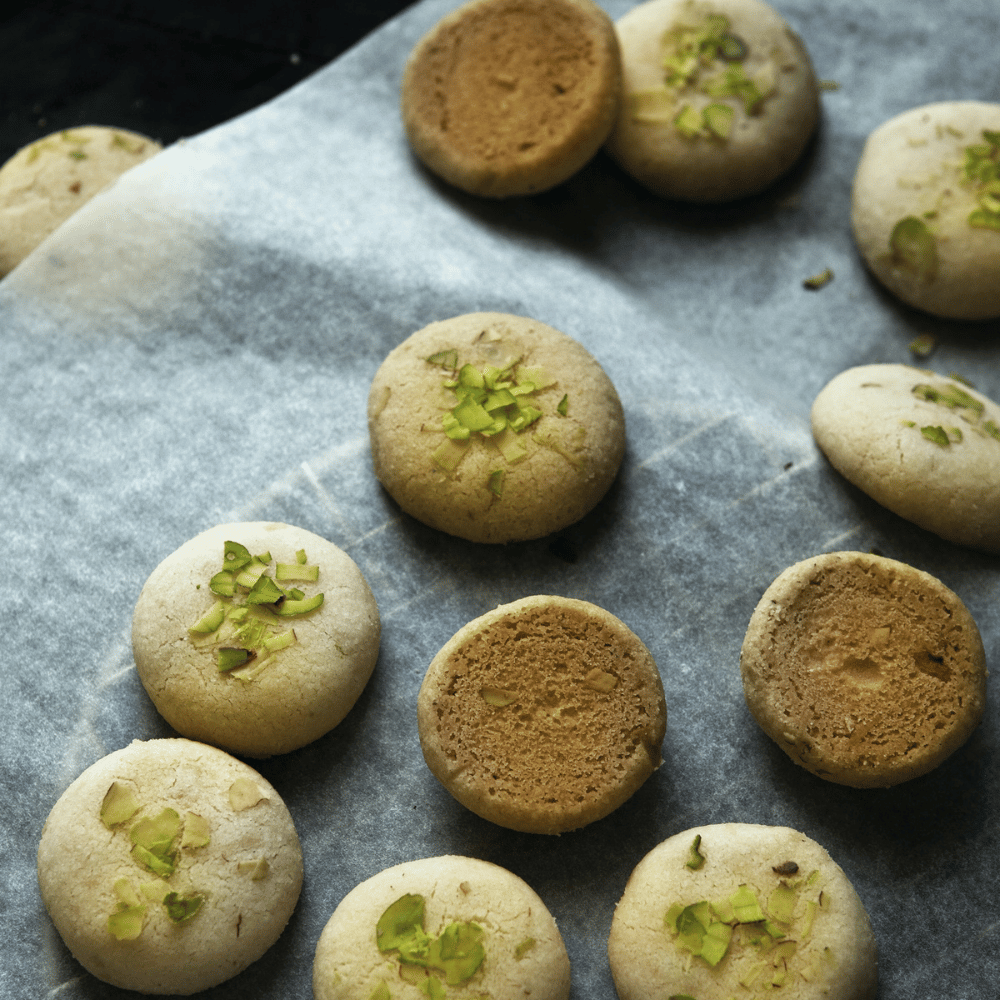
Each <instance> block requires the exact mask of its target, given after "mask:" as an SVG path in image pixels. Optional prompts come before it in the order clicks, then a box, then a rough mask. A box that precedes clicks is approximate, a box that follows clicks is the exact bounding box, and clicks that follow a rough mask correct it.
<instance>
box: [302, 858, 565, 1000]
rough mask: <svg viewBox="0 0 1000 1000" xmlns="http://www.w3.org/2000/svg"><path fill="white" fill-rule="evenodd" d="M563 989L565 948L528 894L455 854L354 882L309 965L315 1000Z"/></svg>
mask: <svg viewBox="0 0 1000 1000" xmlns="http://www.w3.org/2000/svg"><path fill="white" fill-rule="evenodd" d="M431 980H433V981H434V982H431ZM569 985H570V970H569V957H568V956H567V954H566V948H565V946H564V944H563V940H562V937H561V935H560V934H559V930H558V929H557V927H556V922H555V920H553V919H552V916H551V914H550V913H549V911H548V910H547V909H546V907H545V904H544V903H543V902H542V900H541V899H540V898H539V897H538V895H537V894H536V893H535V892H534V891H533V890H532V889H531V888H530V887H529V886H528V885H527V884H526V883H525V882H523V881H522V880H521V879H519V878H518V877H517V876H516V875H514V874H512V873H511V872H509V871H507V870H506V869H504V868H500V867H499V866H497V865H493V864H490V863H489V862H487V861H478V860H476V859H475V858H463V857H455V856H445V857H440V858H424V859H422V860H420V861H408V862H406V863H405V864H401V865H396V866H395V867H393V868H387V869H386V870H385V871H382V872H379V873H378V874H377V875H374V876H373V877H372V878H370V879H367V880H366V881H365V882H362V883H361V884H360V885H358V886H356V887H355V888H354V889H352V890H351V891H350V892H349V893H348V894H347V895H346V896H345V897H344V898H343V900H341V902H340V905H339V906H338V907H337V909H336V910H334V913H333V916H331V917H330V920H329V921H328V923H327V925H326V927H324V928H323V933H322V934H321V935H320V939H319V943H318V944H317V946H316V957H315V960H314V962H313V993H314V994H315V997H316V1000H358V998H364V1000H385V998H387V997H391V998H392V1000H427V997H438V996H445V997H454V998H456V1000H459V998H467V1000H473V998H476V997H496V998H497V1000H500V998H507V997H510V998H514V997H520V998H525V1000H526V998H529V997H530V998H537V1000H567V998H568V997H569Z"/></svg>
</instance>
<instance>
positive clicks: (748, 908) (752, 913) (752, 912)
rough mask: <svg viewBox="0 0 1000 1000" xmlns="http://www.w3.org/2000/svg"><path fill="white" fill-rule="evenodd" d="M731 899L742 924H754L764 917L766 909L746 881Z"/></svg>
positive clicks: (734, 910) (734, 911)
mask: <svg viewBox="0 0 1000 1000" xmlns="http://www.w3.org/2000/svg"><path fill="white" fill-rule="evenodd" d="M729 900H730V902H731V903H732V904H733V913H735V914H736V919H737V920H738V921H739V922H740V923H741V924H752V923H756V922H757V921H758V920H763V919H764V911H763V910H761V908H760V903H759V902H758V901H757V896H756V895H755V894H754V892H753V890H752V889H751V888H750V887H749V886H748V885H747V884H746V883H745V882H744V883H743V884H742V885H741V886H740V887H739V888H738V889H737V890H736V892H734V893H733V894H732V895H731V896H730V897H729Z"/></svg>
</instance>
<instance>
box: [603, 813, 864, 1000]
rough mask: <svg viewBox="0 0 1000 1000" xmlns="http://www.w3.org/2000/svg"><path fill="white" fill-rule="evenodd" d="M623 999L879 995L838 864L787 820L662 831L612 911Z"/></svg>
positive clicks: (857, 904) (612, 949)
mask: <svg viewBox="0 0 1000 1000" xmlns="http://www.w3.org/2000/svg"><path fill="white" fill-rule="evenodd" d="M608 958H609V959H610V963H611V973H612V976H613V977H614V981H615V987H616V989H617V991H618V996H619V1000H665V998H667V997H675V998H680V997H687V998H690V997H697V998H701V1000H708V998H715V997H718V998H721V997H729V996H734V997H736V996H746V997H751V996H762V995H765V994H766V995H770V991H771V990H778V991H779V993H778V994H777V995H780V996H782V997H784V998H785V1000H874V997H875V995H876V990H877V985H878V957H877V950H876V945H875V938H874V935H873V934H872V929H871V925H870V923H869V921H868V915H867V914H866V913H865V909H864V906H863V905H862V904H861V900H860V899H858V895H857V893H856V892H855V891H854V887H853V886H852V885H851V883H850V881H849V879H848V878H847V876H846V875H845V874H844V872H843V870H842V869H841V868H840V866H839V865H837V864H836V862H834V861H833V859H832V858H831V857H830V855H829V854H828V853H827V852H826V851H825V850H824V849H823V848H822V847H821V846H820V845H819V844H817V843H816V842H815V841H814V840H810V838H809V837H807V836H805V834H802V833H798V832H797V831H795V830H792V829H789V828H788V827H781V826H757V825H754V824H750V823H720V824H718V825H715V826H703V827H697V828H695V829H693V830H686V831H685V832H683V833H678V834H675V835H674V836H672V837H670V838H668V839H667V840H665V841H663V843H661V844H659V845H658V846H657V847H654V848H653V850H652V851H650V852H649V854H647V855H646V856H645V857H644V858H643V859H642V861H640V862H639V864H638V865H637V866H636V868H635V870H634V871H633V872H632V875H631V877H630V878H629V880H628V885H627V886H626V887H625V892H624V894H623V895H622V898H621V901H620V902H619V903H618V906H617V908H616V909H615V915H614V919H613V920H612V922H611V934H610V936H609V938H608Z"/></svg>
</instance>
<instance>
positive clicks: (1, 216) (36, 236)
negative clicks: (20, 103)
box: [0, 125, 163, 276]
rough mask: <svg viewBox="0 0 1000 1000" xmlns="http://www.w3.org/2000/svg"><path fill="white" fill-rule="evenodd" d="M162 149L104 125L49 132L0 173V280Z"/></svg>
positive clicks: (1, 169)
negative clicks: (100, 194)
mask: <svg viewBox="0 0 1000 1000" xmlns="http://www.w3.org/2000/svg"><path fill="white" fill-rule="evenodd" d="M162 148H163V147H162V146H161V145H160V144H159V143H158V142H154V141H153V140H152V139H147V138H146V136H144V135H138V134H137V133H135V132H127V131H125V129H116V128H108V127H107V126H104V125H85V126H83V127H81V128H73V129H67V130H65V131H63V132H54V133H53V134H52V135H47V136H45V138H44V139H38V140H36V141H35V142H33V143H31V144H30V145H28V146H25V147H24V148H23V149H20V150H18V151H17V152H16V153H15V154H14V155H13V156H12V157H11V158H10V159H9V160H8V161H7V162H6V163H5V164H4V165H3V166H2V167H0V276H2V275H5V274H7V272H8V271H12V270H13V269H14V268H15V267H16V266H17V265H18V264H20V263H21V261H22V260H24V258H25V257H27V256H28V254H29V253H31V251H32V250H34V249H35V247H36V246H38V244H39V243H41V242H42V240H43V239H45V237H46V236H48V235H49V233H51V232H53V231H54V230H55V229H56V228H57V227H58V226H60V225H61V224H62V223H63V222H65V221H66V219H68V218H69V217H70V216H71V215H72V214H73V213H74V212H75V211H76V210H77V209H79V208H81V207H82V206H83V205H85V204H86V203H87V202H88V201H90V199H91V198H93V197H94V195H95V194H97V193H98V192H99V191H100V190H101V189H102V188H105V187H107V186H108V185H109V184H110V183H111V182H112V181H114V180H116V179H117V178H118V177H120V176H121V175H122V174H123V173H125V171H126V170H131V168H132V167H134V166H136V165H137V164H139V163H142V162H143V161H144V160H148V159H149V158H150V157H151V156H155V155H156V153H158V152H159V151H160V150H161V149H162Z"/></svg>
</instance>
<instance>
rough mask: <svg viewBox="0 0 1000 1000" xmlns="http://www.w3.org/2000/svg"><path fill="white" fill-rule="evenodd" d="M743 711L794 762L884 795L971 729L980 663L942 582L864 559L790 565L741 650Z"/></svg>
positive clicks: (831, 556)
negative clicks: (753, 719) (744, 698)
mask: <svg viewBox="0 0 1000 1000" xmlns="http://www.w3.org/2000/svg"><path fill="white" fill-rule="evenodd" d="M740 672H741V673H742V675H743V692H744V694H745V696H746V701H747V706H748V707H749V709H750V712H751V714H752V715H753V717H754V718H755V719H756V720H757V722H758V724H759V725H760V727H761V729H763V730H764V732H765V733H767V735H768V736H770V737H771V739H772V740H774V742H775V743H777V744H778V746H779V747H781V749H782V750H784V751H785V753H787V754H788V756H789V757H791V759H792V760H793V761H795V763H796V764H800V765H801V766H802V767H804V768H805V769H806V770H807V771H811V772H812V773H813V774H815V775H817V776H819V777H820V778H825V779H826V780H827V781H833V782H836V783H837V784H839V785H850V786H852V787H854V788H887V787H889V786H891V785H896V784H899V783H900V782H902V781H908V780H909V779H910V778H916V777H918V776H919V775H921V774H926V773H927V772H928V771H931V770H932V769H933V768H935V767H937V766H938V764H940V763H941V762H942V761H943V760H945V758H947V757H948V756H950V755H951V754H952V753H954V751H955V750H957V749H958V748H959V747H960V746H961V745H962V744H963V743H964V742H965V741H966V740H967V739H968V738H969V736H970V735H971V733H972V731H973V730H974V729H975V728H976V726H977V725H979V722H980V720H981V719H982V716H983V708H984V705H985V702H986V654H985V651H984V649H983V643H982V639H981V638H980V636H979V630H978V629H977V628H976V623H975V622H974V621H973V620H972V616H971V615H970V614H969V612H968V610H967V609H966V607H965V605H964V604H963V603H962V601H961V600H960V599H959V598H958V597H957V596H956V595H955V594H954V593H953V592H952V591H950V590H949V589H948V588H947V587H946V586H945V585H944V584H943V583H941V581H940V580H938V579H936V578H935V577H933V576H931V575H930V574H929V573H924V572H922V571H921V570H918V569H914V567H912V566H908V565H907V564H906V563H901V562H897V561H896V560H894V559H886V558H884V557H882V556H876V555H868V554H866V553H863V552H830V553H826V554H825V555H821V556H815V557H814V558H812V559H806V560H804V561H803V562H799V563H796V564H795V565H794V566H791V567H789V568H788V569H786V570H785V571H784V572H783V573H781V574H780V575H779V576H778V578H777V579H776V580H775V581H774V582H773V583H772V584H771V586H770V587H768V588H767V590H766V591H765V592H764V596H763V597H762V598H761V599H760V603H759V604H758V605H757V607H756V609H755V610H754V613H753V616H752V617H751V619H750V624H749V626H748V627H747V631H746V636H745V637H744V640H743V648H742V650H741V652H740Z"/></svg>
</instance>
